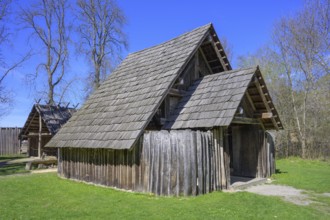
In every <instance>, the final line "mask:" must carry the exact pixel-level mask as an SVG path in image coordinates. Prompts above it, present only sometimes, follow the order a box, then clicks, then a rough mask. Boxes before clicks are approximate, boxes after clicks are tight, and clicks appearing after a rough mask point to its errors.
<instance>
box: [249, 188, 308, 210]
mask: <svg viewBox="0 0 330 220" xmlns="http://www.w3.org/2000/svg"><path fill="white" fill-rule="evenodd" d="M244 191H247V192H251V193H256V194H259V195H265V196H279V197H282V198H283V199H284V200H286V201H288V202H291V203H294V204H296V205H309V204H310V203H312V202H313V201H312V200H311V199H310V197H309V196H308V195H307V194H304V191H303V190H299V189H296V188H293V187H291V186H282V185H273V184H264V185H256V186H251V187H249V188H247V189H245V190H244Z"/></svg>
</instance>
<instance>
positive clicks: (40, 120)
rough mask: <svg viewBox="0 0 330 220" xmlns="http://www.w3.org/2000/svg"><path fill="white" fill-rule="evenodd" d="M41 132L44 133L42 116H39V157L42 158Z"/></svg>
mask: <svg viewBox="0 0 330 220" xmlns="http://www.w3.org/2000/svg"><path fill="white" fill-rule="evenodd" d="M41 132H42V119H41V115H40V114H39V140H38V157H39V158H41V155H42V152H41Z"/></svg>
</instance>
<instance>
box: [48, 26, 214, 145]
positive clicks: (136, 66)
mask: <svg viewBox="0 0 330 220" xmlns="http://www.w3.org/2000/svg"><path fill="white" fill-rule="evenodd" d="M211 30H213V27H212V25H211V24H208V25H205V26H202V27H200V28H197V29H195V30H193V31H191V32H188V33H186V34H183V35H181V36H179V37H177V38H174V39H172V40H170V41H167V42H165V43H163V44H160V45H158V46H155V47H151V48H149V49H145V50H142V51H139V52H136V53H133V54H130V55H129V56H128V57H127V58H126V59H125V60H124V61H123V62H122V63H121V64H120V65H119V67H118V68H117V69H116V70H115V71H114V72H113V73H112V74H111V75H110V76H109V77H108V79H107V80H106V81H105V82H104V83H103V84H102V85H101V86H100V87H99V89H97V90H96V91H95V92H94V93H93V94H92V95H91V96H90V98H89V99H88V100H87V101H86V103H85V104H84V106H83V107H82V108H81V109H80V110H79V111H78V112H77V113H76V114H75V115H74V116H73V117H72V118H71V119H70V121H69V122H68V123H67V124H66V125H65V126H64V127H63V128H62V129H61V130H60V131H59V132H58V133H57V134H56V136H54V137H53V138H52V139H51V141H50V142H49V143H48V144H47V146H48V147H78V148H111V149H129V148H131V147H132V146H133V144H134V142H135V141H136V140H137V138H138V137H139V136H140V135H141V134H142V133H143V131H144V129H145V127H146V126H147V125H148V123H149V122H150V120H151V119H152V117H153V115H154V113H155V112H156V110H157V109H158V107H159V106H160V104H161V102H162V100H163V99H164V98H165V96H166V94H167V93H168V90H169V89H170V88H171V85H173V84H174V82H175V80H176V79H177V78H178V75H179V73H180V72H181V71H182V70H183V68H184V67H185V66H186V64H187V63H188V61H189V60H190V58H191V57H192V56H193V55H194V53H195V52H196V50H197V49H198V48H199V46H200V45H201V43H202V42H203V40H204V39H205V38H206V36H207V35H208V33H209V32H210V31H211Z"/></svg>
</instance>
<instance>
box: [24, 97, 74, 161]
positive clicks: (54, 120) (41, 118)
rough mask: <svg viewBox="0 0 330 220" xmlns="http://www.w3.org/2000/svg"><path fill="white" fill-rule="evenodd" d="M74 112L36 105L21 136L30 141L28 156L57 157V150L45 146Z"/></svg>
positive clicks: (56, 106)
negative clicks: (44, 155)
mask: <svg viewBox="0 0 330 220" xmlns="http://www.w3.org/2000/svg"><path fill="white" fill-rule="evenodd" d="M74 112H76V110H75V109H74V108H68V107H63V106H59V105H41V104H38V103H37V104H34V105H33V107H32V109H31V112H30V114H29V116H28V118H27V120H26V122H25V124H24V127H23V128H22V130H21V132H20V135H19V136H20V137H21V138H24V139H26V138H27V139H28V149H27V154H28V155H29V156H34V157H41V156H42V155H43V154H46V155H48V156H51V155H52V156H56V155H57V149H54V148H45V145H46V144H47V143H48V141H49V140H50V139H51V138H52V137H53V136H54V135H55V134H56V133H57V132H58V131H59V130H60V128H61V127H62V126H63V125H64V124H65V123H66V122H67V121H68V120H69V119H70V118H71V116H72V114H73V113H74Z"/></svg>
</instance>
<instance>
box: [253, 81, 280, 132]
mask: <svg viewBox="0 0 330 220" xmlns="http://www.w3.org/2000/svg"><path fill="white" fill-rule="evenodd" d="M254 82H255V83H254V84H255V85H256V87H257V89H258V92H259V94H260V96H261V99H262V101H263V102H264V103H265V106H266V109H267V112H272V110H271V107H270V106H269V103H270V101H268V100H267V99H266V96H265V95H264V92H263V91H262V87H261V85H260V83H259V81H258V80H257V79H256V80H255V81H254ZM271 120H272V122H273V125H274V127H275V128H276V130H277V131H278V130H279V128H278V125H277V123H276V120H275V119H274V118H273V117H272V118H271Z"/></svg>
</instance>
